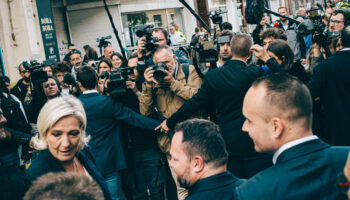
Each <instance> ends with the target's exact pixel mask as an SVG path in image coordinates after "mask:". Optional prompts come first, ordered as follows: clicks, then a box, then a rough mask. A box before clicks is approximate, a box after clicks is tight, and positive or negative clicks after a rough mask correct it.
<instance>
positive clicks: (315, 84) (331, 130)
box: [308, 26, 350, 146]
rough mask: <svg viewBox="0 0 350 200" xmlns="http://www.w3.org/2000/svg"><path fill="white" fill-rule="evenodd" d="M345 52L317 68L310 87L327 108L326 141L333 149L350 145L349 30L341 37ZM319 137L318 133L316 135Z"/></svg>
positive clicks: (343, 32) (347, 27) (330, 58)
mask: <svg viewBox="0 0 350 200" xmlns="http://www.w3.org/2000/svg"><path fill="white" fill-rule="evenodd" d="M341 44H342V46H343V49H342V50H340V51H338V52H336V53H335V54H334V55H332V56H331V57H329V58H327V59H326V60H325V61H323V62H322V63H321V64H320V65H318V66H316V67H315V69H314V72H313V76H312V77H311V80H310V82H309V84H308V87H309V89H310V92H311V95H312V97H313V98H314V99H315V98H317V97H319V98H320V101H321V104H322V106H323V108H324V113H326V114H325V116H324V117H325V123H323V125H324V128H325V130H324V132H325V134H323V135H324V138H323V139H324V140H325V141H326V142H327V143H329V144H331V145H345V146H349V145H350V134H349V127H348V125H349V122H350V78H349V77H350V67H349V66H350V59H349V58H350V26H346V27H345V28H344V29H343V31H342V34H341ZM316 134H317V133H316Z"/></svg>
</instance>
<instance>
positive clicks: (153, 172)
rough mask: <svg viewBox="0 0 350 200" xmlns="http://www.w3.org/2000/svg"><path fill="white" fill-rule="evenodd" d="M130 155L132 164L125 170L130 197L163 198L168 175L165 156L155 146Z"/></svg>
mask: <svg viewBox="0 0 350 200" xmlns="http://www.w3.org/2000/svg"><path fill="white" fill-rule="evenodd" d="M132 157H133V159H132V165H133V166H132V167H130V168H129V169H128V170H127V171H126V172H125V173H126V174H125V176H126V177H127V179H128V183H127V184H128V185H129V186H130V187H129V189H130V190H131V192H132V195H131V196H132V199H134V200H143V199H145V200H146V199H147V200H148V199H149V198H150V199H152V200H163V199H164V184H165V181H166V179H167V176H168V174H167V170H166V167H167V166H166V161H165V160H166V158H165V156H164V155H162V153H161V152H160V151H159V149H158V147H156V146H155V147H152V148H151V149H148V150H145V151H139V152H133V153H132ZM125 176H124V177H125ZM147 189H148V190H149V195H148V192H147Z"/></svg>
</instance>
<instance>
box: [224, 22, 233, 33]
mask: <svg viewBox="0 0 350 200" xmlns="http://www.w3.org/2000/svg"><path fill="white" fill-rule="evenodd" d="M221 26H222V30H223V31H224V30H227V31H232V24H231V23H230V22H223V23H222V24H221Z"/></svg>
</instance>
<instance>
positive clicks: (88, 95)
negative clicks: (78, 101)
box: [79, 92, 100, 98]
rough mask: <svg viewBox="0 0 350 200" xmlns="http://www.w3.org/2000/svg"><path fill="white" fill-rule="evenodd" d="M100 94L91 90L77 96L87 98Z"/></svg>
mask: <svg viewBox="0 0 350 200" xmlns="http://www.w3.org/2000/svg"><path fill="white" fill-rule="evenodd" d="M96 96H100V94H99V93H98V92H92V93H87V94H82V95H80V96H79V98H88V97H96Z"/></svg>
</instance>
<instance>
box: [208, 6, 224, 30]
mask: <svg viewBox="0 0 350 200" xmlns="http://www.w3.org/2000/svg"><path fill="white" fill-rule="evenodd" d="M224 13H227V11H226V10H221V9H220V8H219V9H218V10H215V11H211V12H209V15H208V16H209V17H210V19H211V20H212V22H213V24H219V25H220V27H221V24H222V14H224Z"/></svg>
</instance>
